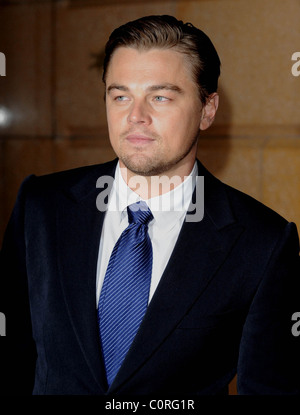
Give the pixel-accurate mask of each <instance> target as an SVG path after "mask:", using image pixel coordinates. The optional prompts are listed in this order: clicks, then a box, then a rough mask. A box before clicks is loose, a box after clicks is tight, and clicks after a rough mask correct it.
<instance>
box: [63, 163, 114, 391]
mask: <svg viewBox="0 0 300 415" xmlns="http://www.w3.org/2000/svg"><path fill="white" fill-rule="evenodd" d="M115 166H116V162H114V163H110V164H109V163H108V166H107V167H105V169H104V170H103V169H101V170H99V169H97V168H96V167H95V169H94V170H92V171H89V172H88V174H86V175H85V176H84V178H83V179H81V180H79V181H78V182H77V183H76V184H75V186H73V187H72V189H71V192H68V193H66V194H65V200H64V203H62V205H61V206H59V207H58V215H57V235H58V237H57V240H58V253H59V254H58V255H59V266H60V270H61V284H62V290H63V293H64V298H65V302H66V305H67V309H68V313H69V318H70V320H71V323H72V326H73V329H74V331H75V333H76V336H77V340H78V343H79V344H80V347H81V350H82V352H83V354H84V356H85V359H86V361H87V364H88V366H89V368H90V370H91V372H92V373H93V375H94V378H95V380H96V382H97V383H98V385H99V392H101V390H102V391H103V392H104V391H105V388H106V386H105V385H106V380H105V371H104V370H103V366H102V365H103V363H102V359H101V349H100V342H99V338H98V329H97V313H96V272H97V259H98V249H99V241H100V235H101V230H102V225H103V219H104V216H105V213H104V212H99V211H98V210H97V208H96V198H97V195H98V194H99V193H100V191H101V190H99V189H96V181H97V179H98V177H100V176H103V175H110V176H114V171H115Z"/></svg>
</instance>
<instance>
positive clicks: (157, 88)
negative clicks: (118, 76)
mask: <svg viewBox="0 0 300 415" xmlns="http://www.w3.org/2000/svg"><path fill="white" fill-rule="evenodd" d="M114 89H116V90H118V91H123V92H129V88H128V87H127V86H125V85H119V84H116V83H113V84H111V85H109V86H108V88H107V93H108V94H109V93H110V92H111V91H112V90H114ZM162 90H166V91H174V92H177V93H179V94H182V93H183V90H182V89H181V88H180V87H179V86H177V85H174V84H170V83H164V84H159V85H150V86H148V87H147V88H146V91H148V92H155V91H162Z"/></svg>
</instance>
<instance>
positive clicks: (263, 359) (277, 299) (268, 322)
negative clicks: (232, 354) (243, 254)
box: [237, 223, 300, 395]
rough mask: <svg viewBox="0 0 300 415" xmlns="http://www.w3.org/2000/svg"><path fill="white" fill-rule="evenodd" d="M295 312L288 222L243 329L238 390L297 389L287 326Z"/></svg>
mask: <svg viewBox="0 0 300 415" xmlns="http://www.w3.org/2000/svg"><path fill="white" fill-rule="evenodd" d="M299 311H300V260H299V239H298V234H297V230H296V226H295V225H294V224H293V223H289V224H288V225H287V226H286V228H285V229H284V233H283V235H282V237H281V238H279V241H278V243H277V245H276V248H275V249H274V250H273V252H272V255H271V257H270V260H269V262H268V266H267V267H266V270H265V272H264V275H263V278H262V280H261V283H260V284H259V287H258V289H257V291H256V294H255V296H254V298H253V301H252V303H251V306H250V308H249V312H248V316H247V319H246V322H245V325H244V328H243V334H242V339H241V344H240V353H239V362H238V372H237V387H238V393H239V394H243V395H299V394H300V365H299V361H300V359H299V354H300V336H295V331H294V330H292V326H293V324H294V322H293V320H292V316H293V315H294V313H297V312H299Z"/></svg>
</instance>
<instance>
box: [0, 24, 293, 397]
mask: <svg viewBox="0 0 300 415" xmlns="http://www.w3.org/2000/svg"><path fill="white" fill-rule="evenodd" d="M219 73H220V61H219V58H218V55H217V53H216V51H215V49H214V47H213V45H212V43H211V42H210V40H209V39H208V37H207V36H206V35H205V34H204V33H203V32H201V31H200V30H198V29H196V28H195V27H193V26H192V25H190V24H183V23H182V22H179V21H177V20H176V19H175V18H172V17H170V16H152V17H146V18H142V19H139V20H137V21H134V22H130V23H128V24H126V25H124V26H121V27H120V28H118V29H116V30H115V31H114V32H113V33H112V35H111V37H110V39H109V41H108V43H107V46H106V57H105V61H104V75H103V80H104V83H105V86H106V108H107V119H108V126H109V135H110V140H111V144H112V146H113V148H114V150H115V152H116V154H117V156H118V159H117V160H114V161H111V162H108V163H106V164H102V165H97V166H89V167H83V168H79V169H75V170H71V171H66V172H61V173H55V174H51V175H48V176H43V177H35V176H30V177H29V178H27V179H26V180H25V181H24V183H23V185H22V187H21V189H20V192H19V195H18V199H17V202H16V205H15V209H14V211H13V214H12V217H11V220H10V223H9V225H8V228H7V232H6V236H5V238H4V243H3V249H2V253H1V306H0V308H1V312H4V314H5V316H6V320H7V337H6V340H7V342H6V343H5V345H6V350H5V351H4V352H3V353H2V357H3V356H4V355H5V361H6V363H7V364H4V363H3V364H2V365H3V366H5V370H4V374H2V375H1V376H2V380H3V381H4V382H3V383H4V386H3V387H6V389H7V393H10V394H22V393H32V392H33V393H34V394H95V395H104V394H127V395H132V394H138V395H140V394H146V395H147V394H159V395H164V394H165V395H170V394H171V395H172V396H174V395H176V394H178V396H182V395H207V394H209V395H217V394H223V393H226V391H227V386H228V383H229V382H230V381H231V380H232V379H233V377H234V376H235V374H236V373H237V375H238V376H237V379H238V391H239V393H240V394H271V395H274V394H292V395H297V394H299V393H300V387H299V385H300V373H299V363H298V361H299V359H298V356H297V353H299V351H300V349H299V337H296V336H294V335H293V334H292V324H293V322H292V315H293V314H294V313H295V312H297V311H298V309H297V306H298V304H299V300H298V298H297V296H299V292H300V291H299V285H300V283H299V279H300V273H299V269H300V268H299V240H298V234H297V230H296V226H295V225H294V224H293V223H288V222H287V221H286V220H285V219H283V218H282V217H280V216H279V215H278V214H277V213H275V212H273V211H272V210H270V209H269V208H267V207H265V206H264V205H262V204H261V203H259V202H258V201H256V200H254V199H253V198H251V197H249V196H247V195H245V194H243V193H241V192H239V191H237V190H235V189H233V188H231V187H229V186H227V185H225V184H223V183H221V182H220V181H219V180H218V179H216V178H215V177H213V176H212V175H211V174H210V173H209V172H208V171H207V170H206V169H205V167H204V166H203V165H202V164H201V163H200V162H199V161H197V160H196V150H197V138H198V134H199V131H200V130H205V129H206V128H208V127H209V126H210V125H211V123H212V122H213V120H214V118H215V114H216V111H217V108H218V99H219V98H218V94H217V92H216V91H217V83H218V77H219ZM197 177H204V198H203V192H202V191H201V183H202V182H201V181H200V180H198V181H197ZM112 178H113V179H114V180H113V182H112V181H111V180H110V179H112ZM163 178H164V179H163ZM156 179H161V180H162V179H163V180H162V181H163V182H164V184H166V183H167V186H166V187H163V186H161V185H157V183H160V184H161V182H158V181H157V180H156ZM187 184H188V185H187ZM199 186H200V187H199ZM199 189H200V191H198V190H199ZM140 201H142V203H143V202H146V203H147V209H148V208H149V207H150V209H151V212H152V213H151V212H150V213H149V215H150V216H148V219H147V221H148V222H147V224H146V225H145V224H144V223H143V225H139V232H140V229H141V228H142V229H143V232H144V234H143V235H144V238H145V239H143V241H144V240H145V241H147V244H148V245H147V247H149V250H148V251H147V255H146V256H147V259H144V262H145V263H147V267H146V268H147V273H148V270H149V269H150V271H151V272H150V274H151V280H150V282H149V286H148V288H149V289H148V291H147V305H148V306H147V310H146V311H145V314H143V315H142V317H141V322H140V323H139V324H140V325H139V327H137V328H136V329H135V331H134V333H133V336H132V339H131V340H130V342H129V343H130V344H129V349H126V350H125V356H123V357H122V358H121V359H120V356H119V355H118V354H119V352H120V349H121V347H120V346H116V343H118V344H120V342H121V341H122V340H123V337H126V336H127V331H126V330H127V329H126V330H125V331H126V336H125V334H124V335H123V333H125V331H124V330H123V329H124V328H123V324H124V326H125V325H126V324H127V323H128V320H129V319H131V317H132V315H131V314H130V313H131V310H128V311H127V308H126V307H125V306H123V300H124V298H123V297H125V301H126V299H127V297H128V298H129V297H130V294H131V291H132V289H131V288H130V289H128V290H127V291H126V293H125V294H124V293H122V292H121V293H118V294H116V295H118V297H117V300H116V301H114V300H113V299H112V300H109V301H106V302H105V300H107V298H108V293H109V292H110V291H109V290H110V288H109V278H110V280H113V281H114V278H115V277H116V275H115V274H117V275H118V277H120V276H121V279H120V280H119V281H120V283H118V284H116V283H115V285H114V286H113V289H112V290H111V292H112V295H114V294H115V293H116V292H117V291H118V285H119V284H123V283H124V280H125V279H126V280H127V279H130V277H131V276H132V275H133V274H134V275H135V272H136V269H138V268H139V266H137V265H136V264H137V263H138V260H136V259H134V261H136V262H134V265H132V262H130V263H129V262H128V261H127V260H128V257H130V255H131V245H130V244H131V242H130V241H126V243H124V244H123V245H125V248H128V251H126V255H125V256H124V255H123V257H121V258H122V259H121V260H118V261H117V260H115V262H117V263H118V264H117V265H118V266H120V267H122V266H123V268H121V271H120V268H118V271H114V272H112V271H110V273H109V269H111V268H113V266H116V265H111V261H112V259H111V258H112V256H113V254H112V256H111V253H112V252H113V253H114V252H115V250H116V252H117V253H116V255H118V253H119V251H118V250H119V249H121V248H118V249H116V247H115V248H114V246H115V245H118V244H119V245H118V246H120V245H121V243H120V242H119V241H120V240H121V238H123V237H124V235H125V234H126V233H127V234H128V233H129V231H128V229H129V228H130V226H131V225H130V224H129V226H128V221H129V222H130V221H131V216H132V215H134V214H133V213H132V212H131V210H130V209H129V207H128V208H127V206H129V205H130V206H131V203H134V204H135V203H136V202H140ZM202 203H204V211H203V212H204V213H203V215H202V214H200V215H198V216H197V210H199V209H200V210H201V206H202ZM139 206H141V205H139ZM157 206H159V208H156V207H157ZM190 206H192V207H193V209H194V210H193V211H191V208H190ZM166 207H167V208H166ZM147 212H149V210H147ZM147 214H148V213H147ZM193 215H194V216H193ZM130 223H131V222H130ZM127 226H128V227H127ZM131 229H132V227H131ZM139 235H140V234H139ZM119 238H120V239H119ZM143 243H144V242H143ZM141 244H142V242H141ZM125 248H124V249H125ZM150 251H151V252H150ZM150 253H151V255H150ZM121 254H122V253H121ZM150 256H151V261H149V258H150ZM149 264H151V266H150V268H149V267H148V265H149ZM146 268H145V269H146ZM113 269H114V268H113ZM114 270H115V269H114ZM108 274H109V275H110V277H108ZM142 274H146V271H143V273H142ZM124 275H126V278H125V277H124ZM142 276H143V275H142ZM122 277H123V279H122ZM140 284H141V283H140V282H138V284H137V285H140ZM137 289H139V287H137ZM124 290H125V289H122V290H121V291H124ZM105 295H106V298H105ZM122 295H123V297H122ZM133 297H134V299H130V302H131V303H130V304H134V303H133V301H134V300H135V299H137V297H139V295H137V294H135V295H134V296H133ZM109 298H110V297H109ZM114 302H116V303H117V306H118V305H120V304H121V306H120V307H119V308H117V310H118V314H122V316H123V317H122V319H121V323H118V324H116V323H115V321H117V319H118V317H119V316H116V315H113V314H112V312H111V310H109V311H106V310H107V309H106V307H110V306H111V303H114ZM134 307H135V306H134ZM125 308H126V310H125ZM129 308H130V307H129ZM298 308H299V307H298ZM124 310H125V311H124ZM134 310H135V309H134ZM123 312H124V313H125V314H123ZM126 313H128V314H126ZM133 314H135V313H133ZM129 315H130V316H131V317H130V318H129ZM107 316H109V318H108V317H107ZM112 316H113V317H112ZM104 321H107V322H108V323H107V324H108V329H111V330H112V334H111V335H109V336H108V339H107V340H106V334H105V332H106V330H107V327H103V325H104ZM119 325H121V330H123V331H121V332H120V333H121V334H118V335H117V338H116V339H115V340H114V342H115V343H114V344H113V345H109V346H108V349H109V350H108V352H107V350H106V349H107V345H106V341H108V342H109V341H111V338H112V337H113V334H114V333H115V330H116V331H117V330H119V329H120V327H119ZM122 344H123V343H122ZM122 347H123V346H122ZM111 349H113V353H111ZM122 352H123V351H122ZM107 356H108V357H107ZM110 359H112V360H113V364H112V365H113V367H114V370H113V374H112V375H110V374H109V373H110V372H109V371H110V367H109V366H110ZM114 359H117V360H118V361H117V363H115V360H114Z"/></svg>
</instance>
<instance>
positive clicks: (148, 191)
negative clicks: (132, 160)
mask: <svg viewBox="0 0 300 415" xmlns="http://www.w3.org/2000/svg"><path fill="white" fill-rule="evenodd" d="M194 163H195V160H191V161H189V162H185V163H182V165H181V166H179V167H178V166H176V168H174V169H170V170H168V171H166V172H164V173H162V174H160V175H157V176H142V175H138V174H136V173H134V172H132V171H130V170H129V169H128V168H127V167H125V166H124V164H123V163H122V162H121V161H120V169H121V174H122V177H123V179H124V181H125V183H126V184H127V186H128V187H129V188H130V189H131V190H132V191H134V192H135V193H137V194H138V195H139V196H140V197H141V198H142V199H144V200H147V199H150V198H153V197H156V196H161V195H163V194H165V193H168V192H170V191H172V190H174V189H175V188H176V187H177V186H179V185H180V184H181V183H182V182H183V181H184V179H185V178H186V177H187V176H189V175H190V173H191V171H192V170H193V167H194Z"/></svg>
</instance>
